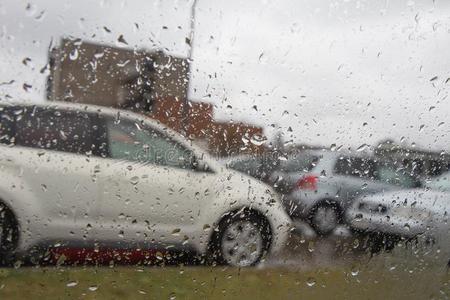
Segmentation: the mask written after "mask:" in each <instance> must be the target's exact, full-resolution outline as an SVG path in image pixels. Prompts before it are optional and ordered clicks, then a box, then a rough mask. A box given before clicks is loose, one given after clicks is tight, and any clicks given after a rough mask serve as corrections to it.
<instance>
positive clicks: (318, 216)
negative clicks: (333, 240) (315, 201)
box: [308, 202, 342, 237]
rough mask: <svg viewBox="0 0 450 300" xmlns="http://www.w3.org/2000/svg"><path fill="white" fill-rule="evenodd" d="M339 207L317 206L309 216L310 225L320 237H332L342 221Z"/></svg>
mask: <svg viewBox="0 0 450 300" xmlns="http://www.w3.org/2000/svg"><path fill="white" fill-rule="evenodd" d="M341 216H342V214H341V210H340V208H339V206H338V205H337V204H333V203H326V202H325V203H321V204H319V205H317V206H316V207H315V208H314V209H313V210H312V211H311V213H310V215H309V218H308V219H309V223H310V225H311V227H312V228H313V229H314V231H315V232H316V233H317V234H318V235H320V236H323V237H325V236H328V235H330V234H331V233H332V232H333V231H334V230H335V229H336V227H337V226H338V225H339V224H340V223H341V221H342V217H341Z"/></svg>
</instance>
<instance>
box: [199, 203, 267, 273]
mask: <svg viewBox="0 0 450 300" xmlns="http://www.w3.org/2000/svg"><path fill="white" fill-rule="evenodd" d="M271 241H272V233H271V231H270V226H269V223H268V221H267V219H266V218H264V217H262V216H260V215H259V214H257V213H254V212H252V211H243V212H239V213H238V214H233V215H230V216H228V217H226V218H224V219H222V221H221V222H220V223H219V225H218V226H217V230H216V231H215V233H214V235H213V236H212V238H211V242H210V247H209V251H208V258H207V259H208V261H209V262H210V263H212V264H220V265H230V266H234V267H249V266H255V265H257V264H258V263H260V262H261V260H262V259H263V258H264V257H265V255H266V254H267V252H268V251H269V248H270V244H271Z"/></svg>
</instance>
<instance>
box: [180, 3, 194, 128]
mask: <svg viewBox="0 0 450 300" xmlns="http://www.w3.org/2000/svg"><path fill="white" fill-rule="evenodd" d="M197 2H198V1H197V0H193V2H192V5H191V16H190V33H189V40H188V41H186V42H187V43H188V45H189V52H188V57H187V61H188V72H187V74H188V84H187V93H186V99H185V101H184V104H183V124H184V134H185V135H186V136H187V135H188V131H187V129H188V125H189V124H188V123H189V119H188V112H189V94H190V85H191V72H192V54H193V51H194V34H195V11H196V8H197Z"/></svg>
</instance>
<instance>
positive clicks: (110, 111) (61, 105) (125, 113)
mask: <svg viewBox="0 0 450 300" xmlns="http://www.w3.org/2000/svg"><path fill="white" fill-rule="evenodd" d="M0 106H3V107H23V108H26V107H41V108H51V109H61V110H67V111H83V112H87V113H101V114H102V115H107V116H114V117H116V116H117V115H120V116H121V117H125V118H129V119H137V120H144V121H145V122H148V123H150V124H151V125H152V126H154V127H155V129H158V130H161V131H164V132H167V133H168V135H169V136H177V137H178V136H180V134H179V133H177V132H176V131H174V130H172V129H170V128H168V127H167V126H164V125H163V124H161V123H160V122H159V121H157V120H155V119H152V118H150V117H149V116H146V115H144V114H139V113H135V112H131V111H129V110H123V109H118V108H112V107H106V106H98V105H92V104H85V103H71V102H62V101H48V102H4V103H1V104H0Z"/></svg>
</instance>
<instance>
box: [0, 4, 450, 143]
mask: <svg viewBox="0 0 450 300" xmlns="http://www.w3.org/2000/svg"><path fill="white" fill-rule="evenodd" d="M28 4H30V5H28ZM191 4H192V1H188V0H186V1H184V0H178V1H166V0H164V1H163V0H161V1H148V0H136V1H112V0H110V1H106V0H103V1H90V0H79V1H71V0H60V1H51V0H40V1H20V0H2V1H0V55H1V57H2V60H1V61H0V84H2V82H9V81H10V80H15V82H14V83H13V84H9V85H7V84H3V85H0V97H4V96H5V95H6V94H8V95H10V96H12V97H13V98H15V99H23V98H26V99H42V98H43V94H44V84H45V77H46V74H41V73H40V72H39V70H40V69H41V68H42V67H43V66H44V65H45V63H46V61H47V51H48V47H49V44H50V41H51V40H52V39H53V41H54V42H57V41H58V40H59V38H60V37H61V36H73V37H79V38H82V39H86V40H91V41H97V42H103V43H108V44H116V43H117V38H118V36H119V35H121V34H123V36H124V38H125V40H126V41H127V42H128V43H129V45H130V47H137V48H148V49H154V48H165V49H166V51H167V52H169V53H172V54H176V55H180V56H186V55H187V53H188V46H187V45H186V43H185V37H186V36H188V35H189V24H190V23H189V22H190V19H189V18H190V8H191ZM27 6H28V7H29V8H28V9H27ZM196 12H197V14H196V26H195V39H194V55H193V69H194V73H193V78H192V85H191V91H190V95H191V98H192V99H198V100H203V101H208V102H212V103H214V104H215V105H216V115H215V117H216V118H217V119H220V120H230V119H233V120H245V121H249V122H252V123H255V124H258V125H263V126H266V128H267V133H268V134H269V135H272V134H273V133H274V130H272V129H271V128H272V126H275V127H276V128H278V127H280V130H281V131H282V132H283V133H284V134H285V140H289V139H291V138H292V139H293V140H294V141H297V142H301V143H312V144H322V145H325V146H327V145H331V144H337V145H344V146H345V147H347V146H352V147H358V146H359V145H361V144H364V143H366V144H370V145H373V144H376V143H377V142H378V141H380V140H381V139H384V138H393V139H394V140H396V141H400V140H401V139H403V140H404V142H405V143H408V144H410V143H412V142H416V144H417V145H418V146H420V147H422V148H432V149H437V150H441V149H443V150H447V151H450V127H449V122H450V121H449V120H448V115H449V114H450V103H449V100H448V99H447V98H448V93H449V87H450V80H449V82H446V81H447V79H448V78H449V77H450V59H449V56H450V54H449V53H450V51H449V46H450V1H444V0H435V1H433V0H427V1H425V0H423V1H411V0H409V1H405V0H398V1H389V0H370V1H350V0H348V1H328V0H309V1H305V0H282V1H268V0H266V1H249V0H247V1H236V0H228V1H220V0H198V5H197V10H196ZM136 24H137V25H138V26H136ZM104 26H106V27H107V28H109V29H110V31H111V32H110V33H109V32H107V31H106V30H104V29H103V27H104ZM163 26H166V27H167V29H163ZM25 57H29V58H30V59H31V63H29V64H28V65H24V64H23V63H22V60H23V59H24V58H25ZM436 76H437V79H435V80H432V81H430V80H431V79H432V78H434V77H436ZM24 83H27V84H30V85H32V88H31V90H30V91H28V92H26V91H24V90H23V88H22V86H23V84H24ZM255 108H256V109H255ZM272 124H274V125H272ZM291 129H292V130H291Z"/></svg>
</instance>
